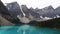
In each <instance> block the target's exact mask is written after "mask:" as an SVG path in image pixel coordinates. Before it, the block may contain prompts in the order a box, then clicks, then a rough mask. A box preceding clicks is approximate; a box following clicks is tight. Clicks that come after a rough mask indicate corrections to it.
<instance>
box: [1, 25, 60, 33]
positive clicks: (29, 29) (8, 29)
mask: <svg viewBox="0 0 60 34" xmlns="http://www.w3.org/2000/svg"><path fill="white" fill-rule="evenodd" d="M0 34H60V30H57V29H50V28H37V27H34V26H30V25H21V26H2V27H0Z"/></svg>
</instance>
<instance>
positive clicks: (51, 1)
mask: <svg viewBox="0 0 60 34" xmlns="http://www.w3.org/2000/svg"><path fill="white" fill-rule="evenodd" d="M1 1H2V2H3V3H4V4H5V3H11V2H15V1H17V2H18V3H19V5H22V4H23V5H26V6H27V7H28V8H31V7H33V8H34V9H35V8H40V9H41V8H44V7H47V6H49V5H52V6H53V8H54V9H55V8H57V7H58V6H60V0H1Z"/></svg>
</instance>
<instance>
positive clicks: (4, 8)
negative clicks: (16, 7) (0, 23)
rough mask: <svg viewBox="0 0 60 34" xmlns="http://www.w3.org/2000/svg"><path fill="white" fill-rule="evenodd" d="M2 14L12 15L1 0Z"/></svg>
mask: <svg viewBox="0 0 60 34" xmlns="http://www.w3.org/2000/svg"><path fill="white" fill-rule="evenodd" d="M0 14H6V15H10V14H9V12H8V10H7V8H6V7H5V6H4V5H3V3H2V1H1V0H0Z"/></svg>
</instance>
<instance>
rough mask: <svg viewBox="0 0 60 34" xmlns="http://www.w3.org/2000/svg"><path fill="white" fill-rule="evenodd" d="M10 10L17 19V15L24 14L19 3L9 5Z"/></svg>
mask: <svg viewBox="0 0 60 34" xmlns="http://www.w3.org/2000/svg"><path fill="white" fill-rule="evenodd" d="M6 7H7V8H8V10H9V13H10V15H11V16H12V17H15V18H16V17H17V15H22V12H21V10H20V6H19V4H18V3H17V2H12V3H7V6H6Z"/></svg>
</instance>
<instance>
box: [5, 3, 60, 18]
mask: <svg viewBox="0 0 60 34" xmlns="http://www.w3.org/2000/svg"><path fill="white" fill-rule="evenodd" d="M6 7H7V8H8V10H9V13H10V14H11V16H13V17H17V15H20V16H23V13H22V12H21V8H20V5H19V4H18V3H17V2H12V3H7V4H6ZM21 7H22V10H23V12H24V13H25V14H26V17H28V18H29V17H33V18H41V17H40V16H42V17H43V18H44V17H49V18H56V17H58V16H60V6H59V7H57V8H56V9H54V8H53V7H52V6H51V5H50V6H48V7H45V8H43V9H39V8H36V9H33V8H27V6H26V5H21Z"/></svg>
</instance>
